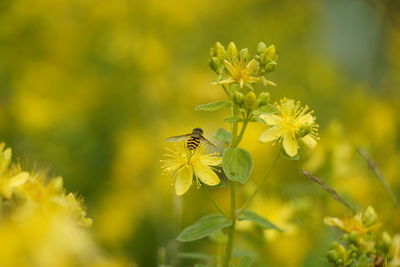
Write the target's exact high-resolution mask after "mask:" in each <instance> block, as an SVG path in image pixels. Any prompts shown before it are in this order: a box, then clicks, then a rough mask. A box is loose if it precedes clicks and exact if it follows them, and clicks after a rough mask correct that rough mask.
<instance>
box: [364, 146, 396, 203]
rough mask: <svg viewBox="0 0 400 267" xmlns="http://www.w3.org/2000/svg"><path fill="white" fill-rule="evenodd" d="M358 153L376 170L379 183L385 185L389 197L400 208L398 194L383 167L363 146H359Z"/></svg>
mask: <svg viewBox="0 0 400 267" xmlns="http://www.w3.org/2000/svg"><path fill="white" fill-rule="evenodd" d="M357 151H358V153H359V154H360V155H361V157H363V158H364V160H365V161H366V162H367V164H368V167H370V168H371V170H372V171H373V172H374V174H375V177H376V178H377V179H378V181H379V183H380V184H381V186H382V187H383V189H384V190H385V191H386V193H388V195H389V197H390V198H391V199H392V201H393V203H394V204H395V205H396V207H397V208H398V209H399V210H400V204H399V201H398V199H397V198H396V195H395V194H394V193H393V190H392V188H391V187H390V185H389V183H388V182H387V180H386V178H385V176H384V175H383V173H382V171H381V169H380V168H379V166H378V164H377V163H376V162H375V161H374V160H373V159H372V158H371V157H370V156H369V155H368V153H367V151H366V150H365V149H363V148H361V147H359V148H357Z"/></svg>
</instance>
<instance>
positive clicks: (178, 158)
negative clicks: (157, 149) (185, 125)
mask: <svg viewBox="0 0 400 267" xmlns="http://www.w3.org/2000/svg"><path fill="white" fill-rule="evenodd" d="M205 149H206V147H205V146H204V145H202V144H200V146H199V147H197V148H196V149H195V150H191V151H190V150H188V149H187V148H186V142H180V143H178V144H174V149H169V148H167V151H168V153H166V154H165V155H164V156H165V157H166V159H164V160H162V161H161V162H162V168H163V171H164V173H165V174H166V175H168V176H169V177H171V179H172V181H173V183H174V184H175V193H176V194H177V195H178V196H180V195H183V194H184V193H186V191H187V190H188V189H189V187H190V186H191V185H192V182H193V175H194V176H195V178H196V181H197V185H198V186H200V181H201V182H202V183H204V184H206V185H211V186H213V185H217V184H219V182H220V179H219V178H218V176H217V175H216V174H215V172H214V171H213V170H212V167H210V166H218V165H220V164H221V157H219V156H218V153H216V152H214V153H209V154H205Z"/></svg>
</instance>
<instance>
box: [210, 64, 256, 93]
mask: <svg viewBox="0 0 400 267" xmlns="http://www.w3.org/2000/svg"><path fill="white" fill-rule="evenodd" d="M224 65H225V67H226V69H227V70H228V71H229V73H230V77H228V78H226V79H224V80H222V81H219V82H218V83H217V84H230V83H238V84H239V85H240V88H243V85H244V84H250V83H259V82H261V79H260V78H259V77H256V76H253V74H254V73H255V70H256V69H257V66H258V62H257V60H255V59H252V60H250V62H248V63H247V62H245V61H242V60H235V61H233V62H230V61H228V60H225V61H224Z"/></svg>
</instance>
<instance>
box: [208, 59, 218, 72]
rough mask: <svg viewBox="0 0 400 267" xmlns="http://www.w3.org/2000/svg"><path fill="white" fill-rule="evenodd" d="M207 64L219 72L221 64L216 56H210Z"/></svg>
mask: <svg viewBox="0 0 400 267" xmlns="http://www.w3.org/2000/svg"><path fill="white" fill-rule="evenodd" d="M208 66H209V67H210V68H211V69H212V70H213V71H215V72H217V73H219V69H220V66H221V60H220V59H219V58H217V57H212V58H211V59H210V61H209V62H208Z"/></svg>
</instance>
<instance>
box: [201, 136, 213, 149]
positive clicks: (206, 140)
mask: <svg viewBox="0 0 400 267" xmlns="http://www.w3.org/2000/svg"><path fill="white" fill-rule="evenodd" d="M201 140H203V141H204V142H205V143H206V144H207V145H209V146H212V147H216V145H215V144H213V143H211V142H210V141H209V140H208V139H207V138H205V137H204V136H203V137H201Z"/></svg>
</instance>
